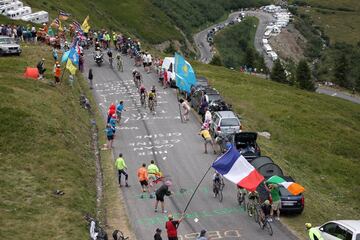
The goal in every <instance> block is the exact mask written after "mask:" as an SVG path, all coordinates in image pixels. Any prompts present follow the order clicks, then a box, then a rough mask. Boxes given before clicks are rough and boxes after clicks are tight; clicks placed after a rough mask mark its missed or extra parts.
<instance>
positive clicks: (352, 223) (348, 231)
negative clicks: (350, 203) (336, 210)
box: [309, 220, 360, 240]
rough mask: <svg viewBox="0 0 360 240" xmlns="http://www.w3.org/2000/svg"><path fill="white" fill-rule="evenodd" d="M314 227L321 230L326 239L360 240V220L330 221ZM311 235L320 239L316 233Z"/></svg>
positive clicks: (311, 237) (312, 237)
mask: <svg viewBox="0 0 360 240" xmlns="http://www.w3.org/2000/svg"><path fill="white" fill-rule="evenodd" d="M314 229H315V230H318V231H319V232H320V235H321V237H322V238H323V239H324V240H360V220H338V221H330V222H327V223H325V224H323V225H321V226H319V227H314ZM309 234H311V231H309ZM309 237H310V239H318V238H317V237H316V236H315V235H314V236H309Z"/></svg>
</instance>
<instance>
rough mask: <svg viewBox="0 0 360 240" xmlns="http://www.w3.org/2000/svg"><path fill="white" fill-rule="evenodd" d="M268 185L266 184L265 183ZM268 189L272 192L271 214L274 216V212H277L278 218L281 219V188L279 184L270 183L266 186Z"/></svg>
mask: <svg viewBox="0 0 360 240" xmlns="http://www.w3.org/2000/svg"><path fill="white" fill-rule="evenodd" d="M265 186H266V184H265ZM266 190H267V191H268V192H269V193H270V196H271V200H272V202H271V211H270V216H271V218H273V216H274V212H276V218H275V219H276V220H278V221H280V206H281V198H280V190H279V186H278V185H277V184H269V186H268V187H266Z"/></svg>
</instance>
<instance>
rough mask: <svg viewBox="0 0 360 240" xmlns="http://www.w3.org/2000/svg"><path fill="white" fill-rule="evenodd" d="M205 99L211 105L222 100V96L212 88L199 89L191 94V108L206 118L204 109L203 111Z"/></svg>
mask: <svg viewBox="0 0 360 240" xmlns="http://www.w3.org/2000/svg"><path fill="white" fill-rule="evenodd" d="M203 98H204V99H205V101H206V102H207V104H208V105H209V104H210V103H211V102H213V101H217V100H221V96H220V94H219V92H218V91H216V89H214V88H210V87H199V88H198V89H197V90H195V91H194V92H193V93H192V94H191V101H190V103H191V107H192V108H194V109H195V110H196V111H197V112H198V113H199V114H200V115H201V116H204V114H205V112H203V110H204V109H201V103H202V100H203Z"/></svg>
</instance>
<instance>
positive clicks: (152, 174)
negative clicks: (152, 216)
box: [147, 160, 160, 196]
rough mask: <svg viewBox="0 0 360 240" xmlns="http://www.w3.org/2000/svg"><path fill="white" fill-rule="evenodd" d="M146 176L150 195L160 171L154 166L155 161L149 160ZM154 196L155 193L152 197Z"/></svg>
mask: <svg viewBox="0 0 360 240" xmlns="http://www.w3.org/2000/svg"><path fill="white" fill-rule="evenodd" d="M147 170H148V175H149V191H150V193H151V194H152V191H153V186H154V183H156V180H157V176H159V175H160V170H159V168H158V166H156V165H155V161H154V160H151V162H150V165H149V166H148V169H147ZM154 195H155V192H154V194H153V195H152V196H154Z"/></svg>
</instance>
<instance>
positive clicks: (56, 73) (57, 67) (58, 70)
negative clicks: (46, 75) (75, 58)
mask: <svg viewBox="0 0 360 240" xmlns="http://www.w3.org/2000/svg"><path fill="white" fill-rule="evenodd" d="M54 77H55V84H60V77H61V66H60V64H59V62H56V63H55V66H54Z"/></svg>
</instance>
